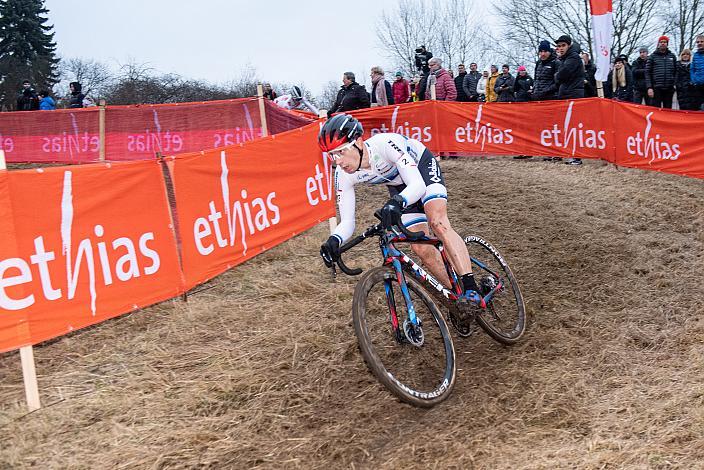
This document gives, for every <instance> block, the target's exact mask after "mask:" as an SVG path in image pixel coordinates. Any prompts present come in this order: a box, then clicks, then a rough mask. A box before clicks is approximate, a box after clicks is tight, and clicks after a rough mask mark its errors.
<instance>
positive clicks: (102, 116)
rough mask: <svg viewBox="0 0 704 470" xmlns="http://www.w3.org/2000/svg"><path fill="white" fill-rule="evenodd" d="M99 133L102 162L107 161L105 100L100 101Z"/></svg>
mask: <svg viewBox="0 0 704 470" xmlns="http://www.w3.org/2000/svg"><path fill="white" fill-rule="evenodd" d="M98 132H99V139H100V147H99V151H98V152H99V153H98V155H99V159H100V161H101V162H104V161H105V100H100V101H99V108H98Z"/></svg>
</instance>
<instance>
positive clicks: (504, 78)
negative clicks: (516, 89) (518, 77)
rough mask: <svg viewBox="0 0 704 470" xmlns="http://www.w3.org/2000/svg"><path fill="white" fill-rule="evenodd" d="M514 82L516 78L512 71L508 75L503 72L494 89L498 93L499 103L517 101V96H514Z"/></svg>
mask: <svg viewBox="0 0 704 470" xmlns="http://www.w3.org/2000/svg"><path fill="white" fill-rule="evenodd" d="M513 83H514V78H513V75H511V74H510V73H509V74H506V75H503V74H501V75H499V78H497V79H496V84H495V85H494V91H495V92H496V94H497V95H498V99H497V101H498V102H499V103H508V102H511V101H515V97H514V96H513Z"/></svg>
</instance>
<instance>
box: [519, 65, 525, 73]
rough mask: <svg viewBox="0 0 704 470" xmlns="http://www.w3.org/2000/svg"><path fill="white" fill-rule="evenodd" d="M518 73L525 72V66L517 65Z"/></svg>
mask: <svg viewBox="0 0 704 470" xmlns="http://www.w3.org/2000/svg"><path fill="white" fill-rule="evenodd" d="M518 71H519V72H525V71H526V66H525V65H519V66H518Z"/></svg>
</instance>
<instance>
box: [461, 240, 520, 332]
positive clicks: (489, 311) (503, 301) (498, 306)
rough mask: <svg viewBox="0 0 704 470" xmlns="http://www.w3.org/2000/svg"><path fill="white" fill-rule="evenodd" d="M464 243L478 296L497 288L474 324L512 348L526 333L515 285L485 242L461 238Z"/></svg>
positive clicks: (491, 247)
mask: <svg viewBox="0 0 704 470" xmlns="http://www.w3.org/2000/svg"><path fill="white" fill-rule="evenodd" d="M464 241H465V244H466V245H467V250H468V251H469V256H470V258H471V259H472V272H473V273H474V279H475V280H476V282H477V285H478V286H479V288H480V290H481V291H482V292H480V293H481V294H482V296H485V295H486V294H487V293H489V292H490V291H491V290H493V289H494V288H496V286H498V285H499V284H500V285H501V287H500V288H499V289H498V290H497V291H496V292H495V294H494V296H493V297H492V298H491V300H490V301H489V302H488V303H487V308H486V309H479V310H478V311H477V315H476V320H477V323H479V325H480V326H481V327H482V328H483V329H484V331H486V332H487V333H488V334H489V336H491V337H492V338H494V339H495V340H496V341H498V342H500V343H503V344H513V343H515V342H516V341H518V340H519V339H520V338H521V336H523V333H524V332H525V330H526V307H525V304H524V303H523V296H522V295H521V289H520V288H519V287H518V281H516V278H515V276H514V275H513V272H511V268H509V266H508V264H507V263H506V261H505V260H504V258H503V256H501V254H500V253H499V251H498V250H497V249H496V248H494V247H493V246H492V245H491V244H490V243H489V242H487V241H486V240H484V239H482V238H481V237H477V236H469V237H465V238H464Z"/></svg>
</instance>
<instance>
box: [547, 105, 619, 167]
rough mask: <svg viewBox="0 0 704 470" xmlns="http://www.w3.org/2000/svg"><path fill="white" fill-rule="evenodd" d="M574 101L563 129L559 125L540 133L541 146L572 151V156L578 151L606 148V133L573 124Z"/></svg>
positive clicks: (580, 123) (569, 106)
mask: <svg viewBox="0 0 704 470" xmlns="http://www.w3.org/2000/svg"><path fill="white" fill-rule="evenodd" d="M573 106H574V101H570V104H569V105H568V106H567V114H566V115H565V123H564V125H563V126H562V129H560V128H559V127H558V125H557V124H554V125H553V126H552V129H543V130H542V131H540V144H541V145H542V146H543V147H558V148H563V149H567V150H570V152H571V153H572V155H574V154H575V152H576V151H577V149H578V148H579V149H599V150H603V149H605V148H606V132H605V131H598V130H594V129H587V128H585V127H584V123H582V122H578V123H577V125H574V123H572V122H571V121H572V107H573Z"/></svg>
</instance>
